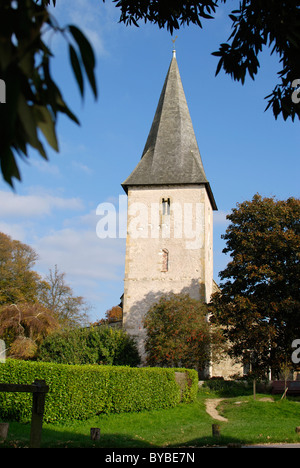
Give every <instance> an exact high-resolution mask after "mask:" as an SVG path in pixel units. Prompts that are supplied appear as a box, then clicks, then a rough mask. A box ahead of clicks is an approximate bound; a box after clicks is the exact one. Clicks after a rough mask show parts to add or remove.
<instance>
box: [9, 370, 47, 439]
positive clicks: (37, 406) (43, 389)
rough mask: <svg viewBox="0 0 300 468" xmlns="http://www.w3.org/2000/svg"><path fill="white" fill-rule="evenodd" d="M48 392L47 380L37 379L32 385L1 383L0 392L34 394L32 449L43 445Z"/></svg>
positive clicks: (31, 430)
mask: <svg viewBox="0 0 300 468" xmlns="http://www.w3.org/2000/svg"><path fill="white" fill-rule="evenodd" d="M48 391H49V387H48V385H46V382H45V380H37V379H36V380H35V381H34V382H33V384H31V385H23V384H4V383H0V392H28V393H32V415H31V429H30V444H29V446H30V448H39V447H40V445H41V438H42V426H43V416H44V407H45V399H46V393H48Z"/></svg>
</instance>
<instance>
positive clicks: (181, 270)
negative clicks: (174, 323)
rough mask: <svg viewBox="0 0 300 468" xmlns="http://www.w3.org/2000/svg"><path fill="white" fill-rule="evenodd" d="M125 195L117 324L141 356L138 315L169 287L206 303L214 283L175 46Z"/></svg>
mask: <svg viewBox="0 0 300 468" xmlns="http://www.w3.org/2000/svg"><path fill="white" fill-rule="evenodd" d="M122 187H123V189H124V190H125V192H126V193H127V195H128V214H127V240H126V259H125V279H124V299H123V327H124V329H125V330H126V331H127V332H128V333H129V334H130V335H133V336H134V337H136V338H137V341H138V345H139V349H140V353H141V355H142V356H143V353H144V349H143V341H144V337H145V331H144V329H143V318H144V316H145V314H146V312H147V311H148V310H149V308H150V307H151V306H152V305H153V304H154V303H155V302H157V301H158V300H159V298H160V297H161V296H162V295H165V294H168V293H171V292H173V293H176V294H179V293H183V294H189V295H190V296H191V297H192V298H195V299H200V300H202V301H204V302H209V300H210V296H211V294H212V288H213V210H217V206H216V203H215V200H214V196H213V193H212V190H211V188H210V184H209V182H208V180H207V178H206V175H205V172H204V168H203V164H202V160H201V156H200V152H199V148H198V144H197V140H196V137H195V133H194V129H193V125H192V121H191V117H190V113H189V109H188V105H187V102H186V97H185V94H184V90H183V86H182V82H181V78H180V74H179V69H178V64H177V60H176V52H175V50H174V51H173V57H172V60H171V64H170V67H169V70H168V73H167V76H166V79H165V83H164V86H163V89H162V92H161V95H160V99H159V102H158V106H157V109H156V113H155V116H154V120H153V123H152V126H151V129H150V133H149V136H148V139H147V142H146V145H145V148H144V151H143V154H142V157H141V159H140V161H139V163H138V164H137V166H136V168H135V169H134V170H133V172H132V173H131V174H130V175H129V177H128V178H127V179H126V180H125V181H124V182H123V184H122Z"/></svg>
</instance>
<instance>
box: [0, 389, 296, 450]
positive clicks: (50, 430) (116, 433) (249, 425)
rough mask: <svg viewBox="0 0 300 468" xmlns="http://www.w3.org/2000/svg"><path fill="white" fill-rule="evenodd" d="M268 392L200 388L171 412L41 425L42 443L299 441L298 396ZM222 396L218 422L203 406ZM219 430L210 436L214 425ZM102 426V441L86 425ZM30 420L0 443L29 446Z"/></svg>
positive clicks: (108, 444) (171, 444)
mask: <svg viewBox="0 0 300 468" xmlns="http://www.w3.org/2000/svg"><path fill="white" fill-rule="evenodd" d="M267 396H269V395H265V394H264V395H262V394H258V395H256V400H255V401H254V400H253V396H252V395H251V394H250V395H242V396H238V395H235V396H234V397H227V396H226V397H223V396H222V395H220V394H218V393H217V392H212V391H210V390H209V389H204V388H202V389H200V390H199V392H198V397H197V401H196V402H194V403H192V404H182V405H179V406H178V407H176V408H173V409H169V410H160V411H159V410H156V411H150V412H141V413H130V414H129V413H125V414H113V415H99V416H95V417H94V418H92V419H89V420H87V421H76V422H70V423H65V424H44V425H43V435H42V447H53V448H54V447H99V448H101V447H102V448H125V447H126V448H133V447H134V448H153V447H176V448H177V447H202V446H207V445H209V446H211V445H226V444H228V443H230V442H240V443H242V444H257V443H260V444H262V443H274V442H300V435H299V434H297V433H296V432H295V427H296V426H300V401H299V399H298V401H297V399H294V400H292V399H286V400H280V396H279V397H277V396H276V397H275V401H274V402H266V401H260V399H261V398H265V397H267ZM221 397H222V398H224V400H223V401H222V402H221V403H220V405H219V406H218V411H219V413H220V414H222V416H224V417H226V418H227V419H228V422H219V421H216V420H214V419H212V418H211V417H210V416H209V415H208V414H207V413H206V410H205V400H206V399H207V398H221ZM213 423H218V424H219V425H220V429H221V436H220V437H219V438H213V437H212V428H211V426H212V424H213ZM91 427H100V429H101V438H100V441H97V442H93V441H91V439H90V428H91ZM29 434H30V424H21V423H10V428H9V434H8V439H7V441H6V442H5V443H4V444H2V447H24V446H28V441H29Z"/></svg>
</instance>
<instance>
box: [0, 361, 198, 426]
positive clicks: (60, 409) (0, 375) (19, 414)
mask: <svg viewBox="0 0 300 468" xmlns="http://www.w3.org/2000/svg"><path fill="white" fill-rule="evenodd" d="M177 371H178V370H177ZM179 371H181V372H187V373H188V375H189V380H188V385H187V387H186V389H185V390H184V392H183V395H182V400H183V401H185V402H189V401H193V398H194V395H195V389H196V388H197V385H196V386H195V382H196V380H195V379H196V376H197V373H196V371H194V370H188V371H187V370H186V369H180V370H179ZM35 379H43V380H45V381H46V384H47V385H49V393H48V394H47V396H46V403H45V414H44V420H45V421H46V422H58V421H60V422H62V421H67V420H84V419H87V418H89V417H91V416H94V415H97V414H99V413H121V412H131V411H143V410H152V409H160V408H171V407H174V406H176V405H177V404H178V403H179V402H180V399H181V391H180V388H179V386H178V385H177V384H176V382H175V370H174V369H166V368H132V367H125V366H95V365H94V366H93V365H80V366H79V365H66V364H55V363H45V362H30V361H17V360H13V359H8V360H7V361H6V362H5V363H3V364H1V365H0V382H2V383H15V384H19V383H23V384H31V383H32V382H33V381H34V380H35ZM31 407H32V395H31V394H27V393H0V415H1V418H3V419H10V420H29V419H30V417H31Z"/></svg>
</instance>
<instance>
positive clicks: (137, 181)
mask: <svg viewBox="0 0 300 468" xmlns="http://www.w3.org/2000/svg"><path fill="white" fill-rule="evenodd" d="M191 184H197V185H199V184H204V185H205V186H206V189H207V192H208V195H209V198H210V201H211V204H212V207H213V209H214V210H217V206H216V203H215V200H214V197H213V193H212V191H211V188H210V185H209V182H208V181H207V179H206V175H205V171H204V167H203V164H202V160H201V156H200V152H199V148H198V144H197V140H196V136H195V133H194V129H193V124H192V120H191V117H190V113H189V109H188V105H187V102H186V97H185V94H184V90H183V86H182V82H181V77H180V74H179V69H178V65H177V60H176V54H175V51H173V58H172V61H171V64H170V67H169V70H168V73H167V76H166V79H165V83H164V86H163V89H162V92H161V95H160V99H159V102H158V106H157V109H156V113H155V116H154V120H153V123H152V127H151V130H150V133H149V136H148V139H147V142H146V145H145V148H144V151H143V154H142V157H141V160H140V161H139V163H138V165H137V166H136V168H135V169H134V170H133V172H132V173H131V174H130V176H129V177H128V178H127V179H126V180H125V181H124V182H123V184H122V187H123V188H124V190H125V192H126V193H127V191H128V187H129V186H136V185H139V186H141V185H142V186H147V185H191Z"/></svg>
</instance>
